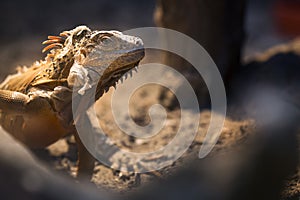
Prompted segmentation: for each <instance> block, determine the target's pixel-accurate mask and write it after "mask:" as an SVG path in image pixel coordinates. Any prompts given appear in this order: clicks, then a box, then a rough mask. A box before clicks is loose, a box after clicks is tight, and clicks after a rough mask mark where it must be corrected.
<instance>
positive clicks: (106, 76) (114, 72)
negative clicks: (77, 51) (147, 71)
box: [68, 48, 145, 99]
mask: <svg viewBox="0 0 300 200" xmlns="http://www.w3.org/2000/svg"><path fill="white" fill-rule="evenodd" d="M144 55H145V52H144V49H143V48H139V49H136V50H132V51H130V52H128V53H125V54H122V55H121V56H119V57H117V58H116V59H115V60H114V61H113V62H112V63H111V64H110V65H109V66H108V67H107V66H98V67H96V66H83V65H81V64H78V63H76V62H75V63H74V65H73V66H72V67H71V70H70V74H69V77H68V84H69V86H72V87H73V90H75V91H77V92H78V93H79V94H80V95H84V94H85V91H86V90H88V89H91V88H92V87H94V86H96V85H97V91H96V99H98V98H99V97H100V96H102V94H103V93H104V91H105V92H106V91H108V89H109V88H110V87H111V86H115V85H116V83H117V82H118V81H119V79H120V78H121V77H122V76H123V75H124V74H126V73H127V72H129V71H130V70H132V69H135V67H137V66H138V65H139V62H140V61H141V60H142V58H143V57H144ZM99 69H104V70H99Z"/></svg>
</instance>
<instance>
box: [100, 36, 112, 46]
mask: <svg viewBox="0 0 300 200" xmlns="http://www.w3.org/2000/svg"><path fill="white" fill-rule="evenodd" d="M100 42H101V44H103V45H105V46H107V45H109V44H110V43H111V42H112V39H111V37H109V36H107V35H104V36H102V37H100Z"/></svg>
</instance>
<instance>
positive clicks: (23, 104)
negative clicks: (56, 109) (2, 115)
mask: <svg viewBox="0 0 300 200" xmlns="http://www.w3.org/2000/svg"><path fill="white" fill-rule="evenodd" d="M47 109H49V110H50V109H51V107H50V104H49V102H48V101H47V99H46V98H45V97H40V96H38V95H26V94H23V93H21V92H16V91H10V90H0V110H2V111H3V112H7V113H9V114H31V113H40V112H42V111H44V110H47Z"/></svg>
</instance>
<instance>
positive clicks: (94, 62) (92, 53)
mask: <svg viewBox="0 0 300 200" xmlns="http://www.w3.org/2000/svg"><path fill="white" fill-rule="evenodd" d="M43 44H47V45H48V46H46V47H45V48H44V49H43V52H45V51H48V50H51V51H50V53H49V54H48V55H47V57H46V61H45V62H51V63H53V64H52V65H53V70H52V72H51V74H50V73H49V69H48V72H47V73H48V78H61V79H67V83H68V86H69V87H73V88H75V89H77V90H78V93H79V94H82V95H83V94H84V93H85V91H86V90H88V89H90V88H91V87H93V86H96V85H97V94H96V98H99V97H100V96H101V95H102V94H103V93H104V91H107V90H108V88H109V87H110V86H115V85H116V82H117V81H118V80H119V79H120V78H121V77H122V76H123V75H124V74H126V73H127V72H129V71H130V70H132V69H136V68H135V67H136V66H137V65H138V64H139V62H140V60H141V59H142V58H143V57H144V47H143V42H142V40H141V39H140V38H138V37H135V36H130V35H124V34H122V33H121V32H119V31H92V30H90V29H89V28H88V27H86V26H78V27H76V28H75V29H73V30H70V31H64V32H62V33H61V34H60V36H49V37H48V40H47V41H45V42H43ZM60 69H63V70H62V71H63V73H57V75H56V73H55V71H57V72H62V71H61V70H60ZM50 71H51V70H50ZM53 72H54V73H53ZM129 73H130V72H129ZM49 76H51V77H49ZM126 76H127V75H126ZM122 79H123V78H121V80H122Z"/></svg>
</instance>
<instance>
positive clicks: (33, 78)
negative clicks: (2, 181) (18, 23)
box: [0, 26, 144, 177]
mask: <svg viewBox="0 0 300 200" xmlns="http://www.w3.org/2000/svg"><path fill="white" fill-rule="evenodd" d="M43 44H46V45H47V46H46V47H45V48H44V49H43V52H46V51H49V53H48V54H47V55H46V57H45V59H44V60H41V61H37V62H35V63H34V64H33V65H32V66H31V67H29V68H27V67H22V68H21V67H19V68H18V70H17V71H18V72H17V73H16V74H13V75H9V76H8V77H7V78H6V79H5V80H4V81H3V83H1V85H0V111H1V116H0V123H1V125H2V127H3V128H4V129H5V130H6V131H8V132H9V133H10V134H11V135H12V136H14V137H15V138H16V139H18V140H19V141H21V142H22V143H24V144H25V145H27V146H28V147H30V148H43V147H46V146H48V145H50V144H52V143H54V142H56V141H57V140H58V139H60V138H62V137H64V136H66V135H67V134H70V133H71V134H74V135H75V139H76V143H77V145H78V154H79V155H78V156H79V157H78V175H77V176H82V177H84V174H89V175H91V174H92V171H93V167H94V158H93V157H92V156H91V155H90V154H89V152H88V151H87V149H86V148H85V147H84V145H83V144H82V143H81V141H80V138H79V137H78V134H77V132H76V129H75V127H74V120H73V116H72V105H71V104H72V92H73V90H76V91H75V92H76V93H78V95H83V94H84V93H85V92H86V91H88V90H90V89H91V88H93V87H96V94H95V99H98V98H100V97H101V96H102V94H103V93H104V92H106V91H107V90H108V88H109V87H111V86H116V83H117V81H118V80H119V79H120V78H122V76H123V75H124V74H126V73H127V72H130V71H131V70H132V69H136V67H137V65H138V64H139V62H140V60H141V59H142V58H143V57H144V47H143V42H142V40H141V39H140V38H138V37H134V36H130V35H125V34H122V33H121V32H119V31H96V30H94V31H92V30H90V29H89V28H88V27H87V26H78V27H76V28H74V29H73V30H70V31H63V32H61V33H60V35H59V36H48V40H46V41H45V42H43Z"/></svg>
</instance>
